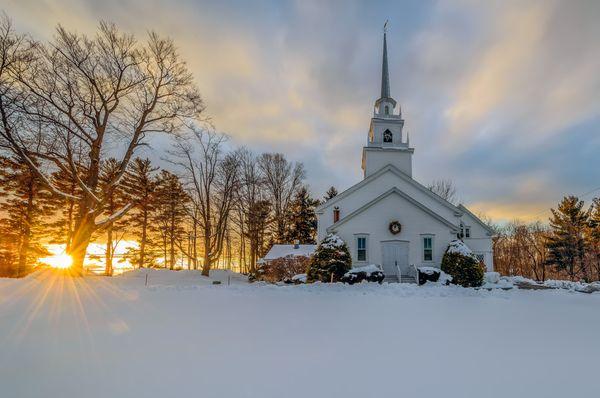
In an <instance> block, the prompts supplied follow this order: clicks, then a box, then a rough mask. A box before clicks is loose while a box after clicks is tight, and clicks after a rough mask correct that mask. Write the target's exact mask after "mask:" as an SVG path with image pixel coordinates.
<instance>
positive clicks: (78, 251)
mask: <svg viewBox="0 0 600 398" xmlns="http://www.w3.org/2000/svg"><path fill="white" fill-rule="evenodd" d="M93 225H94V219H93V217H91V216H90V215H89V214H86V215H85V216H84V217H83V218H82V219H81V220H80V221H78V222H77V223H76V224H75V229H74V232H73V241H72V243H71V248H70V249H71V250H70V252H69V253H68V254H69V255H70V256H71V258H72V259H73V264H72V266H71V272H72V274H73V275H76V276H83V263H84V261H85V254H86V252H87V248H88V245H89V244H90V240H91V238H92V232H93V230H94V226H93Z"/></svg>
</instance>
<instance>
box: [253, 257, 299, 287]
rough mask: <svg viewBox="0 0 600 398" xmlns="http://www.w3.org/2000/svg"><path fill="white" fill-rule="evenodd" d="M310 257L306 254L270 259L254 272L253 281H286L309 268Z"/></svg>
mask: <svg viewBox="0 0 600 398" xmlns="http://www.w3.org/2000/svg"><path fill="white" fill-rule="evenodd" d="M309 262H310V258H309V257H306V256H290V257H284V258H278V259H275V260H272V261H269V262H268V263H267V264H264V265H263V266H261V267H260V268H258V269H257V271H256V272H255V273H253V274H252V277H251V278H250V279H252V282H254V281H265V282H271V283H275V282H284V281H286V280H289V279H291V278H292V277H293V276H294V275H298V274H303V273H305V272H306V269H307V268H308V263H309Z"/></svg>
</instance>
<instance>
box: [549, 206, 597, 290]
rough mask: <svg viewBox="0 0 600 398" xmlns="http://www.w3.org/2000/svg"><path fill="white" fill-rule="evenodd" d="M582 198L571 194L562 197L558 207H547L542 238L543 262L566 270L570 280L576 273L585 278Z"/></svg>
mask: <svg viewBox="0 0 600 398" xmlns="http://www.w3.org/2000/svg"><path fill="white" fill-rule="evenodd" d="M583 204H584V203H583V201H581V200H579V198H577V197H575V196H568V197H565V198H563V200H562V201H561V202H560V203H559V205H558V209H556V210H555V209H551V211H552V217H551V218H550V233H549V235H548V239H547V241H546V248H547V249H548V258H547V261H546V263H547V264H548V265H553V266H555V267H556V268H557V269H558V270H566V271H567V273H568V274H569V277H570V278H571V280H574V279H575V276H576V275H577V274H578V273H581V274H582V276H583V278H584V279H586V280H588V279H589V274H588V271H587V269H586V267H585V264H584V261H583V259H584V256H585V249H586V244H585V239H584V232H585V228H586V226H587V225H588V215H589V212H588V211H585V210H583Z"/></svg>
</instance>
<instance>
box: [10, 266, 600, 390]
mask: <svg viewBox="0 0 600 398" xmlns="http://www.w3.org/2000/svg"><path fill="white" fill-rule="evenodd" d="M228 276H229V275H228V274H227V273H225V272H223V271H221V272H216V273H214V274H213V275H211V278H210V279H209V278H204V277H201V276H200V275H199V274H198V273H196V272H189V271H180V272H169V271H151V272H150V273H149V281H148V282H149V283H148V286H145V282H146V278H145V272H137V271H136V272H133V273H128V274H125V275H124V276H120V277H114V278H105V277H99V276H98V277H88V278H85V279H77V280H71V279H67V278H63V277H61V276H58V275H56V274H53V273H51V272H42V273H37V274H34V275H32V276H30V277H28V278H25V279H22V280H10V279H0V396H1V397H6V398H24V397H61V398H71V397H86V398H94V397H115V398H117V397H118V398H121V397H169V398H170V397H260V398H265V397H303V398H305V397H461V398H465V397H503V398H505V397H576V396H590V397H592V396H597V395H598V392H599V391H600V390H599V387H598V384H597V381H596V377H597V372H598V361H599V360H600V342H599V336H600V294H599V293H594V294H583V293H577V292H571V291H567V290H543V291H524V290H516V289H513V290H509V291H503V290H493V291H487V290H479V291H476V290H473V289H462V288H458V287H440V286H424V287H417V286H414V285H399V284H389V285H388V284H383V285H377V284H360V285H354V286H345V285H338V284H336V285H323V284H320V285H319V284H317V285H298V286H273V285H264V284H252V285H248V284H246V283H245V282H244V279H243V277H240V276H237V275H234V276H233V277H231V278H228ZM216 279H218V280H220V281H222V282H223V283H222V284H220V285H212V280H216Z"/></svg>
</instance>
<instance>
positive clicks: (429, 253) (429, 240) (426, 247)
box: [423, 236, 433, 261]
mask: <svg viewBox="0 0 600 398" xmlns="http://www.w3.org/2000/svg"><path fill="white" fill-rule="evenodd" d="M423 261H433V236H424V237H423Z"/></svg>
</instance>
